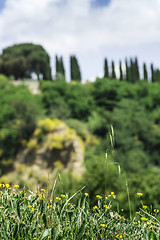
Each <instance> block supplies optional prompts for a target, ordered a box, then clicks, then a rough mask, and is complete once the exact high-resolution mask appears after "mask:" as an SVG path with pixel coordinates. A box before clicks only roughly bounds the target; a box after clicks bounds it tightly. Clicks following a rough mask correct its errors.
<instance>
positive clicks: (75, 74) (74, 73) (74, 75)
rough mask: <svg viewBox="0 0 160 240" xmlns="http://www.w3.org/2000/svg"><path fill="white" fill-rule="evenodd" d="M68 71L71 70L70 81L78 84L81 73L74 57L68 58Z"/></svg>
mask: <svg viewBox="0 0 160 240" xmlns="http://www.w3.org/2000/svg"><path fill="white" fill-rule="evenodd" d="M70 70H71V80H75V81H77V82H80V81H81V72H80V68H79V64H78V61H77V58H76V57H75V56H70Z"/></svg>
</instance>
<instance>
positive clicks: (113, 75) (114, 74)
mask: <svg viewBox="0 0 160 240" xmlns="http://www.w3.org/2000/svg"><path fill="white" fill-rule="evenodd" d="M111 77H112V78H114V79H116V73H115V66H114V62H113V61H112V75H111Z"/></svg>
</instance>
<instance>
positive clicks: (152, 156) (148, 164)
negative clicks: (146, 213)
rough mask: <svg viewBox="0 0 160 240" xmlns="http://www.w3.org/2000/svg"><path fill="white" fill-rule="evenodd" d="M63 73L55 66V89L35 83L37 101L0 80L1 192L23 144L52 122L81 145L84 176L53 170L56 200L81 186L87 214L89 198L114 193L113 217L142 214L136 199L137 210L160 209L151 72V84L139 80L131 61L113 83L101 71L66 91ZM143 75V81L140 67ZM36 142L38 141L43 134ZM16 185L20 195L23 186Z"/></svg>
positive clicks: (156, 102)
mask: <svg viewBox="0 0 160 240" xmlns="http://www.w3.org/2000/svg"><path fill="white" fill-rule="evenodd" d="M73 60H74V61H73ZM73 62H76V66H77V67H76V69H77V71H79V72H80V70H79V68H78V62H77V61H76V60H75V58H74V57H73V56H72V64H73ZM47 63H48V62H47ZM58 64H59V65H58ZM60 65H61V66H60ZM62 65H63V60H62V58H60V59H59V58H57V69H58V70H57V71H60V74H59V72H57V77H56V79H55V80H54V81H51V79H49V80H48V81H47V80H40V93H39V94H37V95H33V94H31V92H30V91H29V90H28V88H27V87H26V86H24V85H19V86H14V85H12V83H11V82H10V80H9V78H10V77H9V76H8V74H6V75H7V77H6V76H4V75H0V96H1V97H0V109H1V112H0V126H1V128H0V169H1V177H0V181H1V182H2V184H3V183H4V184H6V183H7V182H9V179H7V177H5V176H7V173H8V172H10V171H12V170H13V167H14V161H16V156H17V154H18V153H19V152H20V151H21V150H22V149H23V148H24V142H29V140H30V139H31V138H32V136H33V134H34V132H35V131H36V129H37V126H38V122H39V120H43V119H46V118H48V119H51V121H52V120H53V119H59V120H61V121H63V122H64V123H65V124H66V125H67V126H69V128H72V129H75V130H76V134H77V135H79V136H80V137H81V139H82V140H83V142H84V145H85V153H84V154H85V155H84V158H85V160H84V161H85V168H86V171H85V172H84V173H83V175H82V176H81V177H77V176H75V175H74V174H73V173H72V172H68V173H63V168H65V166H63V165H61V166H60V167H58V168H57V176H60V177H58V178H57V179H59V180H57V184H56V191H57V194H58V193H59V194H60V193H62V192H63V193H67V192H70V194H73V193H74V192H76V191H77V189H80V188H82V187H83V186H86V190H85V191H86V192H87V193H88V194H89V196H90V201H91V206H94V205H95V204H96V200H95V198H94V196H95V195H102V196H106V195H108V194H109V193H110V192H115V194H116V195H117V201H118V209H119V213H120V214H121V212H123V215H124V216H129V215H130V214H131V213H132V214H133V215H134V213H135V212H136V211H137V210H138V209H139V207H140V206H141V204H140V203H139V202H138V201H137V200H136V199H137V192H139V193H143V199H144V202H143V204H144V205H147V206H151V205H152V208H153V209H159V208H160V200H159V195H160V185H159V177H160V157H159V156H160V94H159V88H160V85H159V80H158V70H154V69H153V74H152V77H153V76H154V81H152V83H149V82H148V81H146V80H145V79H143V80H140V79H139V69H138V67H137V66H138V61H137V60H136V59H134V60H133V61H131V62H130V64H129V63H128V62H127V61H126V66H127V67H126V69H127V72H126V73H127V74H128V75H127V74H126V73H124V72H122V73H121V79H119V80H118V79H116V75H115V71H114V63H112V71H111V72H112V76H110V75H109V74H110V71H108V70H107V69H106V70H105V78H102V79H100V78H97V79H96V81H95V82H93V83H91V82H86V83H85V84H82V83H81V81H80V79H81V78H80V74H78V76H79V77H77V79H74V77H73V80H72V81H70V82H69V83H67V82H66V81H65V77H64V74H65V71H64V66H63V67H62ZM73 66H74V64H73V65H72V67H73ZM107 66H108V63H107V60H105V67H106V68H107ZM120 66H121V65H120ZM60 69H61V70H60ZM144 70H145V71H144V72H145V75H144V76H145V78H147V76H148V75H147V72H146V66H144ZM35 71H36V70H35ZM122 75H123V76H122ZM44 76H45V75H44ZM72 76H73V75H72ZM75 76H76V74H75ZM47 79H48V78H47ZM111 126H113V128H112V127H111ZM113 129H114V133H115V134H114V133H113ZM41 137H42V139H45V137H46V135H45V133H42V135H41ZM105 152H107V158H106V156H105ZM4 179H5V181H4ZM2 180H3V181H2ZM16 181H17V182H18V179H16ZM18 184H19V185H20V187H23V185H24V182H23V183H22V182H18ZM39 184H40V182H39ZM43 184H44V183H43ZM46 185H47V183H46ZM46 185H45V184H44V186H43V187H46ZM30 187H31V186H30Z"/></svg>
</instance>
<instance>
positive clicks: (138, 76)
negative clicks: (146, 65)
mask: <svg viewBox="0 0 160 240" xmlns="http://www.w3.org/2000/svg"><path fill="white" fill-rule="evenodd" d="M134 71H135V80H138V79H140V75H139V66H138V59H137V57H136V58H135V61H134Z"/></svg>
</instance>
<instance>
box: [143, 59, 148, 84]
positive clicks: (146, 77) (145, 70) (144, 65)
mask: <svg viewBox="0 0 160 240" xmlns="http://www.w3.org/2000/svg"><path fill="white" fill-rule="evenodd" d="M143 79H146V80H147V81H148V73H147V67H146V64H145V63H143Z"/></svg>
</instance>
